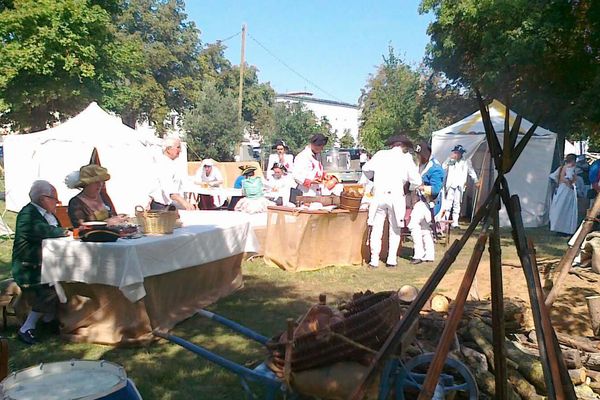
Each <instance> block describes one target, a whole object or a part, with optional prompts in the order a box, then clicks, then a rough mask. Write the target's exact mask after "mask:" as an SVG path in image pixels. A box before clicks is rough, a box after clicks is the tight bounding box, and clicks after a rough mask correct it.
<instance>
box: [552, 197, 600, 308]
mask: <svg viewBox="0 0 600 400" xmlns="http://www.w3.org/2000/svg"><path fill="white" fill-rule="evenodd" d="M599 213H600V195H598V196H596V200H594V205H593V206H592V208H591V209H590V210H588V213H587V217H586V219H585V221H584V222H583V225H582V226H581V229H580V230H579V234H578V235H577V238H575V243H573V246H572V247H571V248H570V249H568V250H567V252H566V253H565V255H564V256H563V257H562V258H561V260H560V263H559V264H558V267H556V269H557V270H558V277H557V278H556V279H555V280H554V285H553V286H552V290H550V293H548V296H546V306H548V307H552V303H554V300H556V298H557V297H558V294H559V293H560V291H561V289H562V286H563V284H564V280H565V278H566V277H567V275H568V274H569V270H570V269H571V265H572V264H573V260H574V259H575V257H577V254H578V253H579V249H580V248H581V244H582V243H583V240H584V239H585V237H586V236H587V234H588V233H590V232H591V231H592V228H593V226H594V219H595V218H596V217H597V216H598V214H599Z"/></svg>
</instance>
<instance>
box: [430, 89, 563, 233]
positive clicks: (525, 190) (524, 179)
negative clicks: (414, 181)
mask: <svg viewBox="0 0 600 400" xmlns="http://www.w3.org/2000/svg"><path fill="white" fill-rule="evenodd" d="M488 108H489V112H490V118H491V120H492V124H493V126H494V130H495V131H496V135H497V136H498V140H499V141H500V144H501V145H502V143H503V140H504V133H503V132H504V117H505V113H506V111H505V110H506V107H505V106H504V104H502V103H500V102H499V101H497V100H494V101H492V102H491V103H490V105H489V107H488ZM515 119H516V114H515V113H514V112H512V111H511V112H510V114H509V121H510V126H511V127H512V126H513V124H514V121H515ZM531 126H532V123H531V122H529V121H527V120H526V119H524V118H523V120H522V122H521V127H520V132H519V140H520V139H521V138H522V135H524V134H525V133H526V132H527V130H528V129H529V128H530V127H531ZM458 144H460V145H462V146H463V147H464V148H465V149H466V153H465V155H464V156H465V158H467V159H470V160H471V162H472V164H473V167H474V169H475V171H476V172H477V176H478V177H479V179H480V180H482V183H483V185H482V187H481V193H479V194H478V195H476V194H475V193H474V192H475V191H474V190H473V189H471V190H467V193H466V195H465V198H464V199H463V207H462V211H463V212H464V211H466V210H467V209H468V208H469V207H465V206H466V205H467V203H470V204H473V203H475V202H476V203H477V204H476V206H477V207H478V206H479V205H480V204H481V202H482V201H483V200H485V197H486V196H487V193H488V192H489V190H490V186H491V184H493V181H494V179H495V177H496V174H495V169H494V167H493V160H491V157H490V153H489V150H488V147H487V143H486V140H485V130H484V127H483V121H482V119H481V113H480V112H479V111H477V112H474V113H473V114H471V115H469V116H467V117H465V118H464V119H462V120H460V121H458V122H456V123H454V124H452V125H450V126H448V127H446V128H444V129H441V130H439V131H435V132H433V134H432V146H431V147H432V152H433V155H434V156H435V157H436V158H437V159H438V160H440V162H443V161H444V160H446V158H447V157H448V156H449V155H450V152H451V151H452V149H453V148H454V146H456V145H458ZM555 144H556V134H555V133H553V132H550V131H549V130H547V129H544V128H542V127H537V129H536V130H535V133H534V135H533V136H532V137H531V140H530V141H529V143H528V144H527V146H526V147H525V150H524V151H523V152H522V153H521V156H520V157H519V160H518V161H517V163H516V164H515V166H514V167H513V169H512V170H511V171H510V173H508V174H507V175H506V179H507V181H508V185H509V187H510V191H511V194H517V195H518V196H519V198H520V200H521V208H522V217H523V224H524V225H525V227H537V226H541V225H544V224H546V223H547V222H548V206H549V201H548V198H549V179H548V176H549V175H550V173H551V168H552V157H553V155H554V147H555ZM473 199H475V201H474V200H473ZM468 200H469V201H468ZM500 224H501V225H502V226H508V225H510V222H509V219H508V216H507V215H506V210H505V209H504V207H503V208H502V210H501V211H500Z"/></svg>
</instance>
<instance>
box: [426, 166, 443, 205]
mask: <svg viewBox="0 0 600 400" xmlns="http://www.w3.org/2000/svg"><path fill="white" fill-rule="evenodd" d="M427 166H429V168H428V169H427V170H426V171H425V173H422V174H421V179H423V185H424V186H426V187H429V190H426V192H429V193H431V199H432V201H434V202H435V203H436V204H435V210H434V211H435V213H436V214H437V213H438V212H439V210H440V208H441V202H440V199H439V198H438V197H439V196H438V195H439V193H440V191H441V190H442V187H443V186H444V168H442V164H441V163H440V162H439V161H438V160H436V159H435V158H433V157H432V158H430V159H429V163H428V164H427ZM427 166H426V167H425V168H427Z"/></svg>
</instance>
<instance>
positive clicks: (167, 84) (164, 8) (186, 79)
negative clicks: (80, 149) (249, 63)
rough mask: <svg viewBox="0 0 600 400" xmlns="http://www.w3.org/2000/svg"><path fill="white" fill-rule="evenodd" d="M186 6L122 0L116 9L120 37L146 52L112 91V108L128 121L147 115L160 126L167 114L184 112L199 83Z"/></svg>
mask: <svg viewBox="0 0 600 400" xmlns="http://www.w3.org/2000/svg"><path fill="white" fill-rule="evenodd" d="M184 9H185V5H184V3H183V1H182V0H123V2H122V10H121V12H119V13H116V14H114V23H115V25H116V27H117V28H118V29H119V34H120V38H121V40H122V41H123V42H125V43H129V44H130V45H131V46H132V47H141V49H142V51H143V55H144V59H143V63H142V65H140V68H139V69H137V70H136V71H134V74H131V75H130V76H125V77H124V78H125V79H123V80H121V81H120V82H118V85H120V86H118V87H114V86H113V87H112V89H113V90H114V92H111V93H110V95H111V98H110V100H111V106H112V108H114V109H115V110H116V111H118V112H119V113H121V115H122V117H123V122H124V123H126V124H127V125H129V126H135V122H136V121H138V120H144V119H145V120H149V121H150V122H153V123H154V125H155V126H156V128H157V130H159V131H162V130H164V126H163V124H162V122H163V121H164V120H165V118H166V117H167V115H168V113H170V112H171V111H173V110H174V111H176V112H178V113H180V114H183V112H184V111H185V110H187V109H188V108H190V107H191V106H192V104H193V102H194V100H195V97H196V96H197V93H198V91H199V90H200V88H201V87H200V82H201V75H200V72H201V66H200V63H199V56H200V50H201V47H200V40H199V31H198V29H197V28H196V25H195V24H194V23H193V22H191V21H186V19H187V15H186V14H185V12H184ZM120 88H123V89H124V90H119V89H120Z"/></svg>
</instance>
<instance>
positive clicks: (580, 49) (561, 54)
mask: <svg viewBox="0 0 600 400" xmlns="http://www.w3.org/2000/svg"><path fill="white" fill-rule="evenodd" d="M420 11H421V12H433V14H434V15H435V20H434V21H433V22H432V23H431V24H430V26H429V34H430V36H431V43H430V45H429V48H428V64H429V65H430V66H431V67H433V68H434V69H435V70H436V71H440V72H443V73H444V74H445V76H447V77H448V78H449V79H450V80H451V81H452V82H453V83H455V84H457V85H459V86H461V87H462V88H463V90H464V89H466V90H472V89H479V90H481V91H482V93H483V94H484V95H486V96H489V97H495V98H498V99H499V100H501V101H506V100H505V99H506V98H508V97H509V98H511V103H512V104H510V106H511V107H513V108H515V110H516V111H518V112H520V113H521V114H524V115H530V116H532V117H533V118H536V117H537V116H538V115H542V116H543V120H542V121H541V122H542V123H543V124H544V126H545V127H548V128H550V129H553V130H555V131H557V132H588V133H593V132H597V131H598V127H599V125H600V112H599V111H598V107H597V106H596V103H597V101H596V98H597V93H598V90H599V89H600V63H599V62H598V59H599V57H600V3H599V2H597V1H592V0H578V1H562V0H549V1H529V0H505V1H500V2H499V1H494V0H423V1H422V3H421V6H420Z"/></svg>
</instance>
